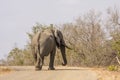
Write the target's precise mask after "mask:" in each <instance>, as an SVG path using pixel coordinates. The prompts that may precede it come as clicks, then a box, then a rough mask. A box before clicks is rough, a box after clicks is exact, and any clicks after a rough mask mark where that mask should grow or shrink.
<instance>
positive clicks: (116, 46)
mask: <svg viewBox="0 0 120 80" xmlns="http://www.w3.org/2000/svg"><path fill="white" fill-rule="evenodd" d="M113 49H114V50H116V51H117V54H118V56H120V40H118V41H115V42H114V43H113Z"/></svg>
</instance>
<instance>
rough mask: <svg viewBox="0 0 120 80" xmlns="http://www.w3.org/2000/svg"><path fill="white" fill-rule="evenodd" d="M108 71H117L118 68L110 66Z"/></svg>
mask: <svg viewBox="0 0 120 80" xmlns="http://www.w3.org/2000/svg"><path fill="white" fill-rule="evenodd" d="M108 70H109V71H118V66H116V65H110V66H108Z"/></svg>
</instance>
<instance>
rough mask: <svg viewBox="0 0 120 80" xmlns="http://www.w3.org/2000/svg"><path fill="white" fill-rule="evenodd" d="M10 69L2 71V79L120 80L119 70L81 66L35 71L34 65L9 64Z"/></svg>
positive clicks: (0, 79)
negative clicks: (112, 70) (111, 70)
mask: <svg viewBox="0 0 120 80" xmlns="http://www.w3.org/2000/svg"><path fill="white" fill-rule="evenodd" d="M7 68H9V69H10V70H8V71H7V70H6V72H3V71H1V72H0V80H120V74H119V72H115V74H111V73H110V72H106V71H104V70H102V71H101V70H97V69H94V68H80V67H67V66H65V67H62V66H59V67H55V68H56V70H48V69H47V68H48V67H47V66H43V69H42V70H41V71H35V70H34V66H8V67H7Z"/></svg>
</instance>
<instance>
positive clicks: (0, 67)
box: [0, 66, 12, 75]
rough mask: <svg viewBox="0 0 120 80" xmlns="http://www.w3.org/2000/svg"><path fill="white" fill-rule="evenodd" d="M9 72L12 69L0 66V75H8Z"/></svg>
mask: <svg viewBox="0 0 120 80" xmlns="http://www.w3.org/2000/svg"><path fill="white" fill-rule="evenodd" d="M11 71H12V69H10V68H8V67H6V66H0V75H2V74H5V73H9V72H11Z"/></svg>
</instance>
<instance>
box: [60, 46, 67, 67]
mask: <svg viewBox="0 0 120 80" xmlns="http://www.w3.org/2000/svg"><path fill="white" fill-rule="evenodd" d="M60 50H61V54H62V57H63V63H62V65H63V66H65V65H66V64H67V59H66V54H65V53H66V52H65V46H63V45H61V46H60Z"/></svg>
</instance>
